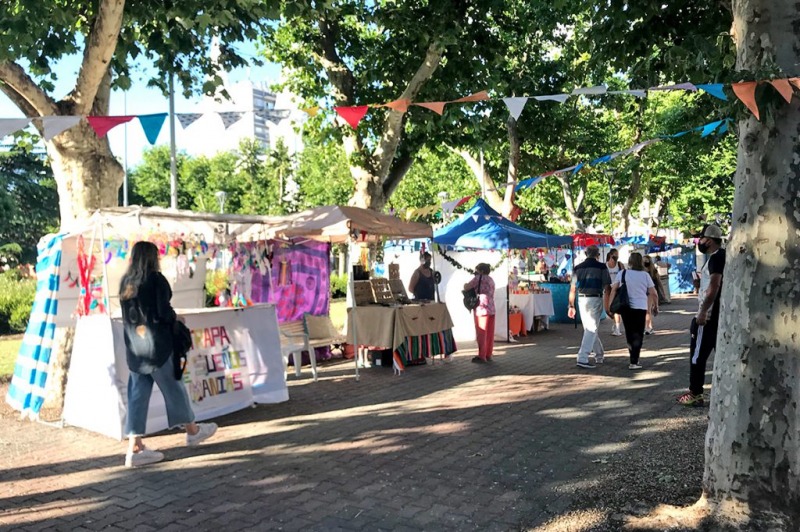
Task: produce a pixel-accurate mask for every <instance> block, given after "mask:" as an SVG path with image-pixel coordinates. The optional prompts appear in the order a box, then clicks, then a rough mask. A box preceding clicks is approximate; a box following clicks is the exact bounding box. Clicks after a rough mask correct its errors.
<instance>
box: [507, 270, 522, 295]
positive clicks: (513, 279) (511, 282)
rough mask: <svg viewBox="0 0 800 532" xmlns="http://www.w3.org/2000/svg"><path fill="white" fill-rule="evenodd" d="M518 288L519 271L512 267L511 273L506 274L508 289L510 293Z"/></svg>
mask: <svg viewBox="0 0 800 532" xmlns="http://www.w3.org/2000/svg"><path fill="white" fill-rule="evenodd" d="M518 287H519V269H518V268H517V267H516V266H514V269H512V270H511V273H510V274H508V288H509V290H511V291H512V292H513V291H515V290H517V288H518Z"/></svg>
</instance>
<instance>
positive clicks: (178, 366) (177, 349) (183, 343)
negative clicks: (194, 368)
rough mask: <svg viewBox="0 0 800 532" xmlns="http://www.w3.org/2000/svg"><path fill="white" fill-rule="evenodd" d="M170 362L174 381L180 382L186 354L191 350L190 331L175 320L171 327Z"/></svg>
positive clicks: (183, 324)
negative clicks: (173, 372)
mask: <svg viewBox="0 0 800 532" xmlns="http://www.w3.org/2000/svg"><path fill="white" fill-rule="evenodd" d="M172 333H173V334H172V362H173V364H174V369H175V380H181V377H183V370H184V369H185V368H186V359H187V357H186V354H187V353H188V352H189V350H190V349H191V348H192V331H191V330H189V327H187V326H186V324H185V323H183V322H182V321H178V320H175V323H174V324H173V326H172Z"/></svg>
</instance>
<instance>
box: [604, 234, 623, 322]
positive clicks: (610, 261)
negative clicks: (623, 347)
mask: <svg viewBox="0 0 800 532" xmlns="http://www.w3.org/2000/svg"><path fill="white" fill-rule="evenodd" d="M606 266H607V267H608V274H609V275H610V276H611V279H616V278H617V274H618V273H619V272H620V271H622V270H624V269H625V266H624V265H623V264H622V263H621V262H620V261H619V250H617V249H616V248H611V250H610V251H609V252H608V255H607V257H606ZM609 316H610V315H609ZM621 323H622V316H620V315H619V314H614V317H613V318H612V319H611V336H622V331H621V330H620V328H619V326H620V324H621Z"/></svg>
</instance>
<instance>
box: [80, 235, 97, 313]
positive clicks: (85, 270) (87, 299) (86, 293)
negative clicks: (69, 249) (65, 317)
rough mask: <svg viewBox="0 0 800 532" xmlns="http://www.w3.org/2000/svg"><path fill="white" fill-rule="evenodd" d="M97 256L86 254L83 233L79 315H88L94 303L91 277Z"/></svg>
mask: <svg viewBox="0 0 800 532" xmlns="http://www.w3.org/2000/svg"><path fill="white" fill-rule="evenodd" d="M94 265H95V256H94V254H92V255H91V256H88V255H87V254H86V244H85V242H84V241H83V235H81V236H79V237H78V282H79V283H80V287H81V291H80V295H79V296H78V308H77V313H78V316H87V315H88V314H89V310H91V304H92V291H91V287H90V284H91V279H92V270H94Z"/></svg>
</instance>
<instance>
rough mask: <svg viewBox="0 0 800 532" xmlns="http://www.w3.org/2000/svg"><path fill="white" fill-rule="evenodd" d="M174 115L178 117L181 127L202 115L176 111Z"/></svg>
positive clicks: (188, 124)
mask: <svg viewBox="0 0 800 532" xmlns="http://www.w3.org/2000/svg"><path fill="white" fill-rule="evenodd" d="M175 116H177V117H178V122H180V123H181V127H182V128H183V129H186V128H187V127H189V126H191V125H192V124H194V122H195V120H197V119H198V118H200V117H201V116H203V115H202V114H201V113H177V114H176V115H175Z"/></svg>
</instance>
